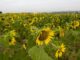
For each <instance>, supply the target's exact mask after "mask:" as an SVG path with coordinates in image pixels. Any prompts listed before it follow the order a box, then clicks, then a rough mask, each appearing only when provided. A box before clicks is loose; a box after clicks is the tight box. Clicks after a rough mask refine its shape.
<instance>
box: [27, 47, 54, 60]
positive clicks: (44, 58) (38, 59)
mask: <svg viewBox="0 0 80 60" xmlns="http://www.w3.org/2000/svg"><path fill="white" fill-rule="evenodd" d="M28 54H29V56H30V57H31V58H32V60H53V59H52V58H51V57H49V56H48V54H47V53H46V52H45V51H44V49H43V48H40V47H37V46H34V47H32V48H31V49H30V50H29V52H28Z"/></svg>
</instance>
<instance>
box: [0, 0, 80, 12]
mask: <svg viewBox="0 0 80 60" xmlns="http://www.w3.org/2000/svg"><path fill="white" fill-rule="evenodd" d="M76 10H77V11H79V10H80V0H0V11H3V12H52V11H76Z"/></svg>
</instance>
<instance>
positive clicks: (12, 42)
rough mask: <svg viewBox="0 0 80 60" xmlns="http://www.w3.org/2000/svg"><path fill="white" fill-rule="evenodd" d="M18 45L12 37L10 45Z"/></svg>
mask: <svg viewBox="0 0 80 60" xmlns="http://www.w3.org/2000/svg"><path fill="white" fill-rule="evenodd" d="M15 44H16V40H15V38H14V37H12V39H11V40H10V41H9V45H15Z"/></svg>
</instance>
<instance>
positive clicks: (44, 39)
mask: <svg viewBox="0 0 80 60" xmlns="http://www.w3.org/2000/svg"><path fill="white" fill-rule="evenodd" d="M52 36H54V32H53V31H52V30H51V29H50V28H45V29H43V30H42V31H41V33H40V34H39V36H38V37H37V39H36V43H37V44H38V45H43V44H46V45H47V44H48V43H49V42H50V41H51V38H52Z"/></svg>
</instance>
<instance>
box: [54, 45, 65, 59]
mask: <svg viewBox="0 0 80 60" xmlns="http://www.w3.org/2000/svg"><path fill="white" fill-rule="evenodd" d="M64 52H65V46H64V44H63V43H62V44H61V46H60V48H59V49H58V50H57V51H56V53H55V57H56V58H58V57H62V55H63V53H64Z"/></svg>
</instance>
